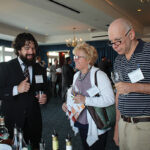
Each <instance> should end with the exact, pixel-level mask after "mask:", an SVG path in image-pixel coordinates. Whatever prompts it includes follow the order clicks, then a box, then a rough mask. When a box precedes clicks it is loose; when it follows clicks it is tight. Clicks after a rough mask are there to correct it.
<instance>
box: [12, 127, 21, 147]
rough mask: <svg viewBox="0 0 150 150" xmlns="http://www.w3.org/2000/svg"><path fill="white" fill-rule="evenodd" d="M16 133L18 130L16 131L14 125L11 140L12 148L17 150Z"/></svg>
mask: <svg viewBox="0 0 150 150" xmlns="http://www.w3.org/2000/svg"><path fill="white" fill-rule="evenodd" d="M17 135H18V131H17V127H16V125H15V126H14V137H13V140H12V150H18V147H19V146H18V138H17Z"/></svg>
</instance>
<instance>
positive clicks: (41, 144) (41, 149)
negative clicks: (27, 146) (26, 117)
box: [39, 139, 45, 150]
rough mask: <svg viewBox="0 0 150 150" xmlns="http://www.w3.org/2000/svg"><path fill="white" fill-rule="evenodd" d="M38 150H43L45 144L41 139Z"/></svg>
mask: <svg viewBox="0 0 150 150" xmlns="http://www.w3.org/2000/svg"><path fill="white" fill-rule="evenodd" d="M39 147H40V150H45V142H44V140H43V139H41V142H40V144H39Z"/></svg>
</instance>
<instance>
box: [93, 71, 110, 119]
mask: <svg viewBox="0 0 150 150" xmlns="http://www.w3.org/2000/svg"><path fill="white" fill-rule="evenodd" d="M98 71H99V69H98V70H96V71H95V85H96V86H98V84H97V72H98ZM96 96H100V95H99V93H98V94H96ZM102 110H103V114H104V117H105V119H106V121H108V116H107V112H106V109H105V108H102Z"/></svg>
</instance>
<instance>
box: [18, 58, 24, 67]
mask: <svg viewBox="0 0 150 150" xmlns="http://www.w3.org/2000/svg"><path fill="white" fill-rule="evenodd" d="M18 61H19V63H20V65H24V63H23V61H22V60H21V58H20V57H18Z"/></svg>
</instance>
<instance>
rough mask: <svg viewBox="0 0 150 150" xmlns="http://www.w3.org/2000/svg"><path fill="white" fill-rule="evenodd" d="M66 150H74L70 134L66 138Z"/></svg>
mask: <svg viewBox="0 0 150 150" xmlns="http://www.w3.org/2000/svg"><path fill="white" fill-rule="evenodd" d="M66 150H72V144H71V137H70V136H69V134H68V136H67V138H66Z"/></svg>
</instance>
